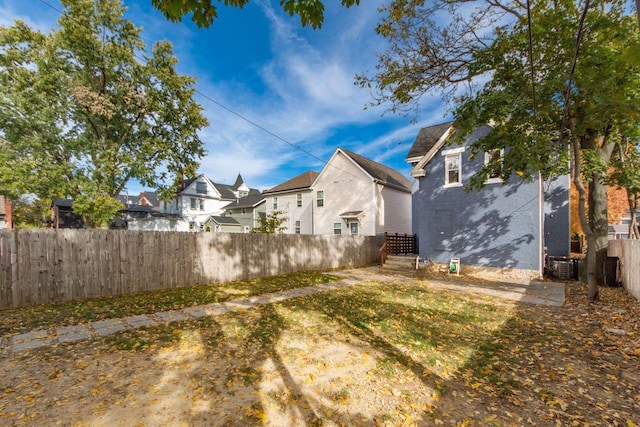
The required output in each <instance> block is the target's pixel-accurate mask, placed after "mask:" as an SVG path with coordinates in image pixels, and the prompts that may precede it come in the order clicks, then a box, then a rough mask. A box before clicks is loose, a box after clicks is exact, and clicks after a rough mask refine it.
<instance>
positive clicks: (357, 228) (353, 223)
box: [349, 221, 360, 236]
mask: <svg viewBox="0 0 640 427" xmlns="http://www.w3.org/2000/svg"><path fill="white" fill-rule="evenodd" d="M354 226H355V233H354ZM349 234H351V235H352V236H357V235H358V234H360V223H359V222H358V221H349Z"/></svg>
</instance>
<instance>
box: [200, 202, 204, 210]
mask: <svg viewBox="0 0 640 427" xmlns="http://www.w3.org/2000/svg"><path fill="white" fill-rule="evenodd" d="M199 201H200V210H201V211H203V210H204V199H199Z"/></svg>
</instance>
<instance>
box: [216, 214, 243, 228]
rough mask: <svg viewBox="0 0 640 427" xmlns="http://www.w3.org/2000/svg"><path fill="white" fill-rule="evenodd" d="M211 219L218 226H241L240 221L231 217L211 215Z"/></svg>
mask: <svg viewBox="0 0 640 427" xmlns="http://www.w3.org/2000/svg"><path fill="white" fill-rule="evenodd" d="M209 219H210V220H212V221H213V222H215V223H216V224H220V225H238V226H239V225H240V223H239V222H238V221H236V220H235V219H233V218H231V217H230V216H217V215H211V216H210V217H209Z"/></svg>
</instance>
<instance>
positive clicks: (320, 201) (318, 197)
mask: <svg viewBox="0 0 640 427" xmlns="http://www.w3.org/2000/svg"><path fill="white" fill-rule="evenodd" d="M316 202H317V205H318V207H319V208H321V207H323V206H324V190H318V191H317V192H316Z"/></svg>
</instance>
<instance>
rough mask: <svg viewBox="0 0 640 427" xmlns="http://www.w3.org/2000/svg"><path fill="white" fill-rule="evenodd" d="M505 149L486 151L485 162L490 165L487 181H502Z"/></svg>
mask: <svg viewBox="0 0 640 427" xmlns="http://www.w3.org/2000/svg"><path fill="white" fill-rule="evenodd" d="M503 156H504V150H491V151H488V152H485V153H484V164H485V165H488V166H489V175H487V183H489V184H491V183H494V182H502V157H503Z"/></svg>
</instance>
